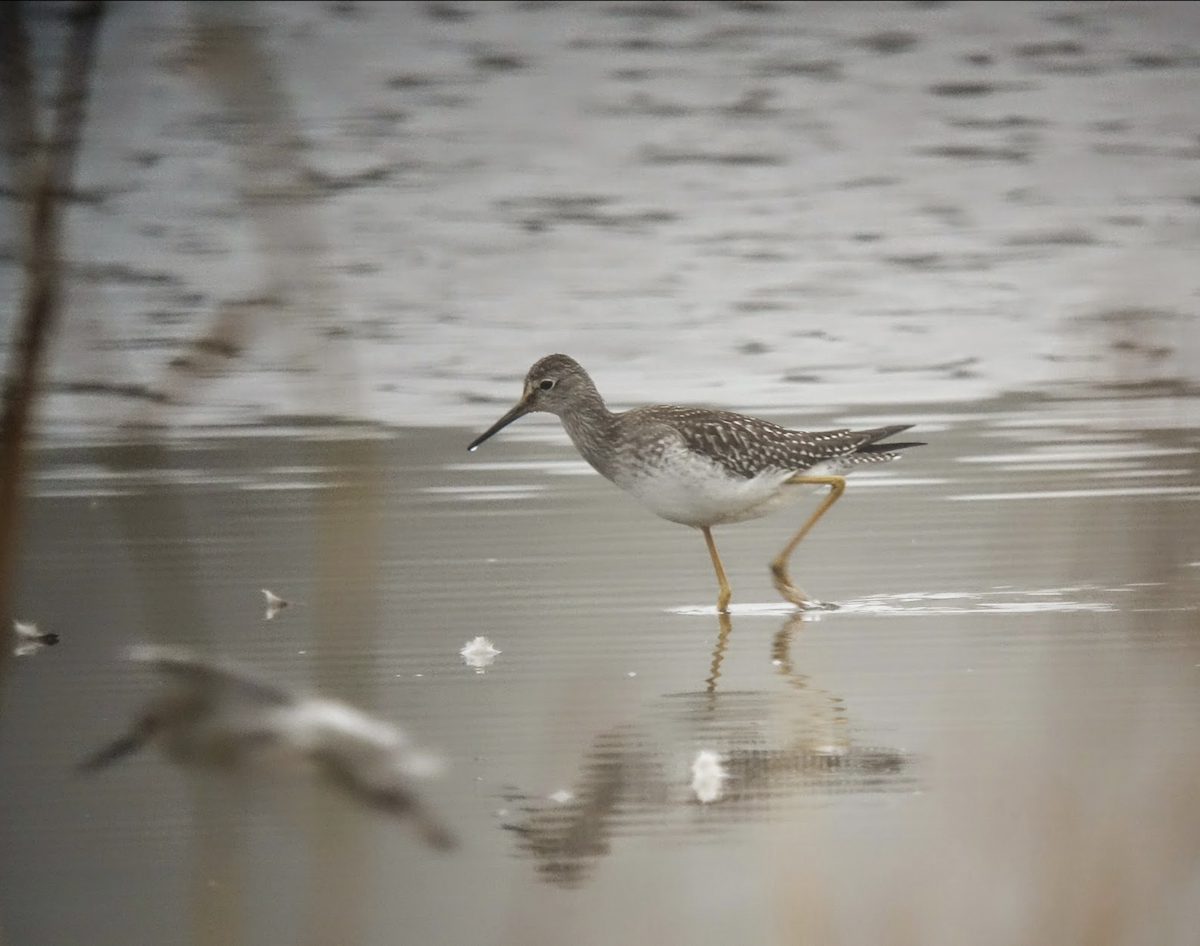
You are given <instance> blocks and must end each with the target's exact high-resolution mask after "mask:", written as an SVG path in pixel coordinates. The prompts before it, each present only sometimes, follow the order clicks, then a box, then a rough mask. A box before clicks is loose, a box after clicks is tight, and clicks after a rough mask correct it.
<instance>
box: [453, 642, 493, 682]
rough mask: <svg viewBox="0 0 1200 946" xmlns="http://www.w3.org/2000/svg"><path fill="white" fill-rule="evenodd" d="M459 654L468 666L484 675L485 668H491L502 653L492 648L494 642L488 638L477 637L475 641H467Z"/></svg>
mask: <svg viewBox="0 0 1200 946" xmlns="http://www.w3.org/2000/svg"><path fill="white" fill-rule="evenodd" d="M459 653H460V654H461V655H462V658H463V660H464V661H465V662H466V663H467V666H469V667H474V668H475V672H476V673H483V668H484V667H487V666H489V665H490V664H491V663H492V661H493V660H495V659H496V655H497V654H499V653H500V651H498V650H497V649H496V648H495V647H494V646H492V642H491V641H490V640H488V639H487V638H486V637H477V638H475V639H474V640H473V641H467V643H466V646H464V647H463V649H462V650H460V651H459Z"/></svg>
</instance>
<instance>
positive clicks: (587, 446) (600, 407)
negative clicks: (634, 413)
mask: <svg viewBox="0 0 1200 946" xmlns="http://www.w3.org/2000/svg"><path fill="white" fill-rule="evenodd" d="M618 416H619V415H617V414H614V413H613V412H612V411H610V410H609V409H608V408H607V407H606V406H605V404H604V398H602V397H601V396H600V392H599V391H597V390H596V389H595V387H589V388H588V389H586V390H585V391H583V392H582V393H581V394H580V396H579V397H577V398H576V399H575V400H574V402H573V403H572V404H571V406H570V408H569V409H568V410H566V411H564V412H563V413H562V414H560V415H559V417H560V418H561V419H562V424H563V427H564V428H565V429H566V431H567V436H568V437H570V438H571V442H572V443H573V444H575V449H576V450H578V451H579V453H580V455H581V456H582V457H583V458H584V459H585V460H587V462H588V463H590V464H591V465H592V466H593V467H595V468H596V470H597V471H599V472H600V473H601V474H603V475H604V476H610V472H609V468H610V462H609V460H610V456H611V446H612V434H613V428H614V427H615V426H616V424H617V418H618ZM610 478H611V477H610Z"/></svg>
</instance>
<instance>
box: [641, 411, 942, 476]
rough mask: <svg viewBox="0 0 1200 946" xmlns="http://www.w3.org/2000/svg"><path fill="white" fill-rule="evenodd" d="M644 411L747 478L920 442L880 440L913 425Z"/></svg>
mask: <svg viewBox="0 0 1200 946" xmlns="http://www.w3.org/2000/svg"><path fill="white" fill-rule="evenodd" d="M644 411H645V414H647V415H651V416H652V417H653V419H654V420H657V421H659V422H660V423H663V424H666V425H669V426H670V427H672V428H673V429H674V430H675V431H676V432H677V433H678V435H679V436H680V437H681V438H682V439H683V442H684V444H685V445H686V446H687V447H688V449H690V450H694V451H696V452H697V453H701V454H703V455H705V456H707V457H709V458H711V459H712V460H713V461H715V462H717V463H719V464H721V466H723V467H725V469H727V470H729V472H730V473H733V474H735V475H737V476H744V477H746V478H747V479H749V478H751V477H754V476H757V475H758V474H760V473H762V472H764V471H766V470H780V471H791V472H794V473H802V472H804V471H805V470H808V469H811V468H812V467H814V466H816V465H817V464H819V463H823V462H829V461H840V462H841V463H844V464H845V465H847V466H852V465H856V464H858V463H879V462H884V461H887V460H891V459H894V457H895V453H894V451H896V450H901V449H904V448H905V447H913V446H921V444H918V443H896V444H886V443H878V441H881V440H884V439H886V438H887V437H890V436H892V435H894V434H897V433H899V432H901V431H903V430H907V429H908V428H909V426H911V425H896V426H890V427H876V428H873V429H871V430H849V429H840V430H821V431H804V430H792V429H790V428H788V427H781V426H780V425H779V424H773V423H771V422H770V421H766V420H761V419H759V418H756V417H747V416H745V415H743V414H735V413H732V412H730V411H714V410H705V409H702V408H688V407H669V406H662V407H652V408H645V409H644Z"/></svg>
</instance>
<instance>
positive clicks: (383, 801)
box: [79, 646, 455, 850]
mask: <svg viewBox="0 0 1200 946" xmlns="http://www.w3.org/2000/svg"><path fill="white" fill-rule="evenodd" d="M129 656H130V658H131V659H132V660H134V661H136V662H138V663H142V664H145V665H147V666H149V667H152V668H154V669H155V670H156V671H158V672H159V673H160V674H161V675H162V676H163V677H164V679H165V682H166V686H165V687H164V689H163V690H162V691H161V692H160V693H159V694H157V695H156V696H154V697H153V698H152V699H151V700H149V701H148V702H147V703H146V704H145V705H144V706H143V707H142V709H141V711H140V712H139V713H138V714H137V716H136V717H135V718H134V720H133V723H132V725H131V726H130V728H129V729H128V731H127V732H126V733H125V734H124V735H122V736H121V737H119V738H118V739H116V740H115V741H113V742H111V743H109V744H108V745H106V746H104V747H103V748H101V749H99V750H98V751H97V752H95V753H94V754H93V755H91V756H90V757H89V758H87V759H85V760H84V761H83V762H82V763H81V764H80V766H79V768H80V770H81V771H83V772H92V771H95V770H97V769H100V768H103V767H105V766H107V765H109V764H111V763H113V762H116V761H117V760H119V759H122V758H124V757H125V756H127V755H130V754H131V753H134V752H136V751H138V750H139V749H141V748H143V747H145V746H148V745H150V744H156V745H157V746H158V747H159V748H160V749H161V750H162V752H163V754H164V755H165V756H166V757H167V758H168V759H169V760H171V761H172V762H174V763H176V764H177V765H180V766H183V767H185V768H189V769H198V770H208V771H216V772H225V773H228V774H231V775H236V776H252V775H265V776H292V777H295V776H301V775H303V776H312V777H315V778H316V779H317V780H318V781H320V782H323V783H325V784H327V785H329V786H331V787H333V788H335V789H337V790H339V791H340V792H342V793H343V794H344V795H345V796H347V797H349V798H351V799H353V800H355V801H356V802H358V803H359V804H361V805H363V806H365V807H367V808H370V809H374V810H376V811H382V812H384V813H386V814H389V815H393V816H396V817H400V818H404V819H406V820H407V821H409V822H410V823H412V824H413V825H414V826H415V828H416V830H417V832H418V833H419V834H420V836H421V837H422V838H423V839H424V840H425V841H426V842H427V843H428V844H430V845H431V846H432V847H435V848H438V849H441V850H446V849H449V848H452V847H454V845H455V839H454V837H453V835H452V834H451V833H450V832H449V831H448V830H447V829H446V828H445V827H443V826H442V825H441V824H439V823H438V822H437V821H436V820H435V819H434V818H433V817H432V816H431V815H430V814H429V813H428V812H427V811H426V809H425V806H424V805H423V804H422V802H421V800H420V798H419V797H418V795H417V792H416V784H417V783H418V782H421V781H423V780H426V779H428V778H430V777H432V776H435V775H437V774H439V772H440V771H441V768H442V763H441V761H440V760H439V759H438V757H437V756H435V755H433V754H432V753H429V752H427V751H425V750H423V749H421V748H419V747H417V746H415V745H413V744H412V742H411V741H410V740H409V738H408V736H407V734H406V733H405V732H404V731H403V730H401V729H399V728H398V727H396V726H393V725H392V724H391V723H389V722H386V721H384V720H382V719H379V718H377V717H374V716H371V715H369V714H367V713H364V712H362V711H361V710H358V709H356V708H355V707H353V706H350V705H349V704H347V703H343V702H341V701H339V700H333V699H327V698H324V697H319V696H315V695H310V694H302V693H296V692H292V691H289V690H285V689H283V688H281V687H278V686H276V685H274V684H272V683H269V682H267V681H265V680H262V679H260V678H258V677H257V676H255V675H253V674H251V673H249V672H247V671H246V670H244V669H242V668H240V667H236V666H233V665H231V664H224V663H219V662H216V661H210V660H206V659H202V658H201V657H199V656H197V655H195V654H193V653H191V652H189V651H187V650H185V649H182V648H174V647H161V646H142V647H135V648H133V649H132V650H131V651H130V654H129Z"/></svg>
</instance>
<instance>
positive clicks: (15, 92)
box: [0, 0, 104, 683]
mask: <svg viewBox="0 0 1200 946" xmlns="http://www.w3.org/2000/svg"><path fill="white" fill-rule="evenodd" d="M21 11H22V5H21V4H19V3H3V4H0V36H2V37H3V40H2V42H3V49H2V51H0V70H2V71H0V99H2V100H3V120H4V123H5V130H6V132H7V136H8V150H9V155H10V159H11V163H12V166H13V168H14V173H15V175H16V177H17V181H16V184H17V188H18V191H19V193H20V194H21V196H22V197H23V198H24V201H25V204H26V207H27V215H26V227H27V231H26V242H25V245H24V252H23V253H22V261H21V262H22V268H23V269H24V271H25V280H24V286H23V287H22V293H21V299H20V303H19V309H18V312H17V319H16V322H17V328H16V335H15V338H14V340H13V355H12V360H11V368H10V371H9V376H8V378H7V379H6V380H5V384H4V404H3V414H2V415H0V626H2V627H4V628H7V627H8V624H9V622H10V620H11V617H12V599H13V586H14V579H15V568H16V562H17V549H18V544H19V542H18V540H19V525H20V512H21V485H22V481H23V474H24V470H25V444H26V440H27V438H28V430H29V423H30V416H31V414H32V412H33V406H34V401H35V398H36V395H37V383H38V378H39V377H40V374H41V369H42V362H43V360H44V357H45V352H46V346H47V343H48V341H49V338H50V333H51V331H52V329H53V328H54V322H55V318H56V317H57V315H58V308H59V296H60V286H61V280H62V259H61V248H60V245H59V244H60V229H61V228H60V225H59V224H60V216H61V213H60V211H61V203H62V199H63V197H64V196H65V195H66V194H67V193H68V191H69V189H70V186H71V181H72V179H73V177H74V173H75V163H76V155H77V153H78V150H79V139H80V133H81V132H82V129H83V120H84V113H85V109H86V106H87V93H88V80H89V79H90V77H91V73H92V68H93V64H94V61H95V49H96V38H97V36H98V34H99V28H100V21H101V18H102V14H103V12H104V4H103V2H100V0H85V2H80V3H77V4H76V5H75V6H74V8H73V9H72V11H71V13H70V20H71V29H70V30H69V31H68V34H67V40H66V50H65V55H64V57H63V69H62V76H61V79H60V85H59V91H58V96H57V100H56V101H57V105H58V108H57V111H56V113H55V115H54V118H53V122H52V126H51V132H50V138H49V141H48V142H46V144H45V147H43V148H39V147H38V146H37V144H38V143H37V132H36V127H35V125H36V123H35V120H34V111H33V109H34V101H35V98H34V94H33V82H32V77H31V73H30V69H29V56H28V48H29V43H28V38H27V35H26V32H25V24H24V20H23V18H22V12H21ZM9 659H10V648H9V647H7V646H5V647H0V683H2V681H3V679H4V675H5V672H6V671H7V669H8V661H9Z"/></svg>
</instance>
